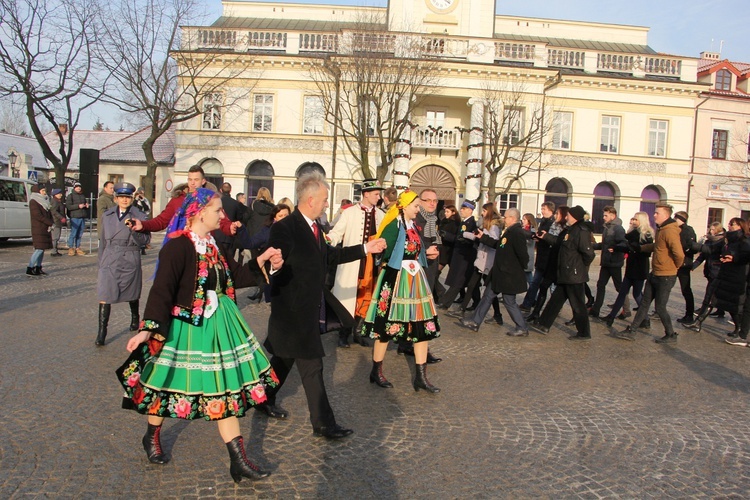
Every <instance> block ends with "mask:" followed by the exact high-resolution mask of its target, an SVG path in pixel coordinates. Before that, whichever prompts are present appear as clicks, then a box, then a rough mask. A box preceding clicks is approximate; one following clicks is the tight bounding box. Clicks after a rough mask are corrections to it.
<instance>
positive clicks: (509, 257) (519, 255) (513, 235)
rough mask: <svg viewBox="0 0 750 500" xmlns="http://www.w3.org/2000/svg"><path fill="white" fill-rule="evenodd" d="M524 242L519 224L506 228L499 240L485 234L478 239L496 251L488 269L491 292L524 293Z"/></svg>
mask: <svg viewBox="0 0 750 500" xmlns="http://www.w3.org/2000/svg"><path fill="white" fill-rule="evenodd" d="M526 241H527V237H526V231H525V230H524V229H523V227H522V226H521V223H520V222H518V223H516V224H513V225H512V226H510V227H507V228H506V229H505V231H504V232H503V234H501V235H500V239H499V240H496V239H493V238H491V237H490V236H489V235H486V234H485V235H482V237H481V238H480V239H479V242H480V243H484V244H485V245H487V246H490V247H493V248H495V249H496V250H495V260H494V262H493V264H492V268H491V269H490V286H491V287H492V291H493V292H495V293H497V294H500V293H507V294H519V293H523V292H525V291H526V266H527V265H528V264H529V252H528V250H527V248H526Z"/></svg>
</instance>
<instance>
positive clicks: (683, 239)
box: [674, 211, 697, 323]
mask: <svg viewBox="0 0 750 500" xmlns="http://www.w3.org/2000/svg"><path fill="white" fill-rule="evenodd" d="M674 220H675V222H677V225H678V226H680V243H682V251H683V252H685V259H684V260H683V261H682V265H681V266H680V268H679V269H678V270H677V279H678V280H679V282H680V292H682V296H683V298H684V299H685V316H683V317H682V318H680V319H678V320H677V322H678V323H690V322H692V321H693V320H694V319H695V317H694V316H693V315H694V314H695V297H694V296H693V288H692V286H691V285H690V273H691V272H692V271H693V255H694V254H695V252H693V244H694V243H695V241H696V239H697V237H696V235H695V229H693V228H692V227H690V226H688V224H687V221H688V214H687V212H682V211H680V212H677V213H675V214H674Z"/></svg>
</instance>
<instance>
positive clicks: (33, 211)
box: [26, 184, 54, 276]
mask: <svg viewBox="0 0 750 500" xmlns="http://www.w3.org/2000/svg"><path fill="white" fill-rule="evenodd" d="M49 208H50V204H49V198H47V189H46V188H45V187H44V186H40V185H39V184H35V185H34V186H32V188H31V201H29V213H30V215H31V241H32V243H33V245H34V253H32V254H31V260H30V261H29V266H28V267H27V268H26V275H27V276H42V275H46V274H47V273H45V272H44V271H42V259H43V258H44V251H45V250H49V249H50V248H52V235H51V234H50V230H51V228H52V224H54V221H53V220H52V214H51V213H50V211H49Z"/></svg>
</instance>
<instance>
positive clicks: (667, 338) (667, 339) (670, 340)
mask: <svg viewBox="0 0 750 500" xmlns="http://www.w3.org/2000/svg"><path fill="white" fill-rule="evenodd" d="M654 342H656V343H657V344H674V343H675V342H677V335H664V336H663V337H661V338H658V339H655V340H654Z"/></svg>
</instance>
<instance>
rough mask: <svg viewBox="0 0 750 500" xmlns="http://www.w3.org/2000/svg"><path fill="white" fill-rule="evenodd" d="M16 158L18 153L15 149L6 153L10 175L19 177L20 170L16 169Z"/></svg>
mask: <svg viewBox="0 0 750 500" xmlns="http://www.w3.org/2000/svg"><path fill="white" fill-rule="evenodd" d="M16 159H18V155H17V154H16V153H15V151H11V152H10V153H8V166H9V167H10V171H11V174H10V175H11V177H20V175H19V174H20V172H19V171H18V170H16ZM19 170H20V169H19Z"/></svg>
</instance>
